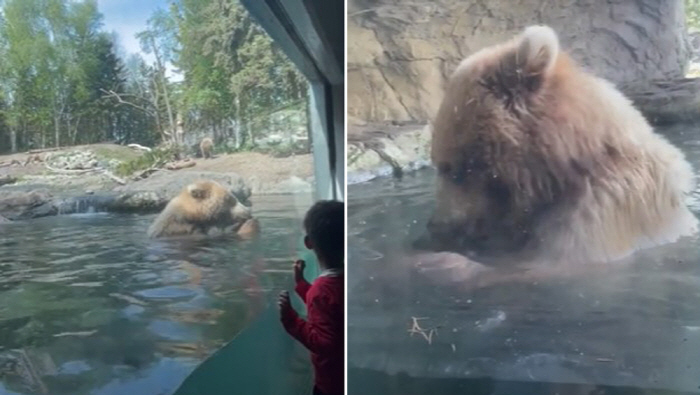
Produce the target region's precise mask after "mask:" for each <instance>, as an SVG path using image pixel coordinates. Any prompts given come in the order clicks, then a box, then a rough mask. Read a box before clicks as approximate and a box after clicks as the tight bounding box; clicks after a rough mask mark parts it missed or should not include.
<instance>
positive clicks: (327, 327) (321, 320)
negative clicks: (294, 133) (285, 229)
mask: <svg viewBox="0 0 700 395" xmlns="http://www.w3.org/2000/svg"><path fill="white" fill-rule="evenodd" d="M304 230H305V231H306V236H305V237H304V245H306V248H308V249H310V250H313V251H314V253H315V254H316V258H317V259H318V263H319V266H320V267H321V270H322V271H321V274H320V275H319V277H318V278H317V279H316V280H315V281H314V282H313V284H309V283H308V282H307V281H306V280H305V279H304V267H305V263H304V261H301V260H300V261H297V262H296V263H294V281H295V282H296V287H295V290H296V292H297V293H298V294H299V296H300V297H301V299H302V300H303V301H304V303H305V304H306V308H307V312H308V314H307V315H308V317H307V319H308V320H307V321H304V320H302V319H301V318H299V315H298V314H297V312H296V311H294V309H293V308H292V306H291V304H290V303H289V293H287V292H286V291H284V292H282V293H280V295H279V301H278V305H279V308H280V316H281V320H282V324H283V325H284V328H285V329H286V330H287V332H288V333H289V334H290V335H291V336H292V337H294V338H295V339H297V340H298V341H299V342H300V343H301V344H303V345H304V346H305V347H306V348H307V349H308V350H309V351H310V352H311V362H312V364H313V367H314V392H313V394H314V395H342V394H343V390H344V380H343V378H344V371H345V369H344V360H345V358H344V352H343V351H344V329H345V325H344V322H343V321H344V308H345V303H344V301H345V299H344V288H343V286H344V276H343V261H344V258H345V210H344V204H343V203H342V202H337V201H320V202H317V203H316V204H314V205H313V207H311V209H310V210H309V211H308V212H307V213H306V218H304Z"/></svg>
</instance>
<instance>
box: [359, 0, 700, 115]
mask: <svg viewBox="0 0 700 395" xmlns="http://www.w3.org/2000/svg"><path fill="white" fill-rule="evenodd" d="M539 23H545V24H547V25H550V26H552V27H553V28H554V29H555V30H556V31H557V33H558V34H559V36H560V39H561V44H562V48H564V49H566V50H567V52H569V53H570V54H571V56H572V57H573V58H574V59H575V60H576V61H578V62H580V63H581V64H583V65H584V66H586V67H587V68H589V69H591V70H593V71H594V72H596V73H597V74H599V75H601V76H602V77H605V78H608V79H610V80H611V81H613V82H614V83H616V84H618V85H625V86H627V87H629V88H630V89H632V90H636V89H642V90H643V89H645V88H648V87H649V85H648V82H649V81H654V80H675V79H679V78H683V77H684V76H685V71H686V67H687V64H688V60H689V58H690V54H691V50H690V45H689V42H688V35H687V32H686V27H685V14H684V5H683V1H681V0H668V1H661V2H658V1H657V2H649V1H647V0H625V1H620V0H615V1H608V2H600V1H596V0H582V1H573V0H550V1H541V0H523V1H517V2H512V1H488V2H486V1H474V0H468V1H462V0H436V1H432V2H417V3H416V2H400V1H397V0H372V1H369V0H350V1H348V23H347V25H348V26H347V30H348V37H351V38H352V39H351V40H349V41H348V49H347V52H348V76H347V86H348V103H347V105H348V118H349V119H350V120H356V122H363V121H369V122H383V121H390V120H400V121H417V122H422V123H426V122H428V121H429V120H430V117H431V116H432V115H433V114H434V113H435V111H436V109H437V106H438V105H439V104H440V101H441V98H442V92H443V88H444V84H445V82H446V79H447V76H448V75H449V74H450V73H451V72H452V71H453V70H454V68H455V67H456V65H457V64H458V63H459V62H460V61H461V60H462V59H463V58H464V57H465V56H467V55H468V54H470V53H472V52H474V51H476V50H478V49H480V48H483V47H486V46H489V45H492V44H495V43H498V42H501V41H503V40H505V39H508V38H511V37H512V36H513V35H514V34H517V33H518V32H520V31H522V29H523V28H524V27H525V26H527V25H531V24H539ZM641 109H642V111H645V110H647V108H646V107H643V108H641Z"/></svg>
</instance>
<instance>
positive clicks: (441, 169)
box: [438, 162, 452, 176]
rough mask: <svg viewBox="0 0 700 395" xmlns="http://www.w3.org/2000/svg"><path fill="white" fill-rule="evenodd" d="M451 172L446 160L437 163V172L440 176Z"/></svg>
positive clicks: (450, 166)
mask: <svg viewBox="0 0 700 395" xmlns="http://www.w3.org/2000/svg"><path fill="white" fill-rule="evenodd" d="M451 172H452V165H451V164H449V163H447V162H441V163H440V164H438V174H440V175H441V176H449V175H450V173H451Z"/></svg>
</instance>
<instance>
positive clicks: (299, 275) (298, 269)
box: [294, 259, 306, 283]
mask: <svg viewBox="0 0 700 395" xmlns="http://www.w3.org/2000/svg"><path fill="white" fill-rule="evenodd" d="M305 268H306V262H304V261H303V260H301V259H298V260H297V261H296V262H294V282H297V283H298V282H300V281H304V269H305Z"/></svg>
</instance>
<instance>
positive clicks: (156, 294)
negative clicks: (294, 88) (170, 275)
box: [134, 285, 201, 299]
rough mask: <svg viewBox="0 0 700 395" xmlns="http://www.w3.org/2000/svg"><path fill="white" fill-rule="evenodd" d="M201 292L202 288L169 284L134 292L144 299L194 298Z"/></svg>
mask: <svg viewBox="0 0 700 395" xmlns="http://www.w3.org/2000/svg"><path fill="white" fill-rule="evenodd" d="M200 293H201V291H200V290H195V289H191V288H185V287H180V286H176V285H169V286H165V287H159V288H150V289H144V290H141V291H137V292H135V293H134V294H135V295H137V296H140V297H142V298H144V299H186V298H193V297H195V296H197V295H199V294H200Z"/></svg>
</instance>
